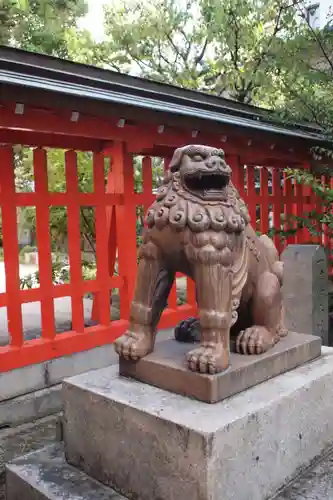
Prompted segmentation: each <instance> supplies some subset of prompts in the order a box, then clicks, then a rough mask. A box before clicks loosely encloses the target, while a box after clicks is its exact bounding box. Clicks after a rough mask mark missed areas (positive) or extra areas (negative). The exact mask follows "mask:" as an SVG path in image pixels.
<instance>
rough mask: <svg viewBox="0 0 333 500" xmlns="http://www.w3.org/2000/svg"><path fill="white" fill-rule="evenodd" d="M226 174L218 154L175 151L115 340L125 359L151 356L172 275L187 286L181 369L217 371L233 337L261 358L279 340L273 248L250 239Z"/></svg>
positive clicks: (193, 148) (278, 266)
mask: <svg viewBox="0 0 333 500" xmlns="http://www.w3.org/2000/svg"><path fill="white" fill-rule="evenodd" d="M231 175H232V170H231V168H230V167H229V166H228V165H227V163H226V162H225V157H224V152H223V150H221V149H216V148H212V147H208V146H202V145H188V146H184V147H182V148H179V149H177V150H176V151H175V152H174V155H173V157H172V160H171V163H170V165H169V169H168V171H167V173H166V174H165V177H164V180H163V185H162V186H161V187H160V188H159V189H158V192H157V196H156V201H155V202H154V203H153V205H152V206H151V207H150V208H149V210H148V212H147V215H146V226H147V227H146V231H145V234H144V237H143V243H142V245H141V247H140V250H139V257H140V262H139V266H138V273H137V280H136V287H135V292H134V300H133V302H132V305H131V311H130V318H129V326H128V330H127V331H126V333H125V334H124V335H123V336H122V337H120V338H118V339H117V340H116V342H115V349H116V352H117V353H118V354H119V355H120V356H123V357H124V358H125V359H130V360H138V359H140V358H142V357H144V356H146V355H147V354H149V353H150V352H152V351H153V350H154V344H155V335H156V330H157V325H158V322H159V319H160V316H161V314H162V312H163V310H164V308H165V306H166V304H167V299H168V296H169V293H170V290H171V287H172V285H173V282H174V278H175V273H176V272H181V273H184V274H185V275H187V276H189V277H191V278H192V279H193V280H194V282H195V287H196V299H197V304H198V311H199V320H197V324H198V323H199V324H200V329H199V331H200V344H199V345H197V346H195V348H194V349H192V350H190V351H189V352H188V353H187V355H186V362H187V365H188V368H189V369H190V370H192V371H198V372H201V373H208V374H215V373H219V372H222V371H224V370H226V369H227V368H228V366H229V357H230V337H231V336H232V335H233V334H236V352H238V353H242V354H261V353H263V352H265V351H267V350H268V349H270V348H271V347H273V346H274V345H275V344H276V343H277V342H278V341H279V340H280V338H281V337H283V336H285V335H286V334H287V331H286V330H285V329H284V328H283V324H282V316H283V307H282V294H281V286H282V278H283V264H282V262H281V261H280V260H279V256H278V252H277V250H276V247H275V245H274V243H273V242H272V240H271V239H270V238H269V237H268V236H266V235H262V236H260V237H258V236H257V234H256V232H255V231H254V229H253V227H252V226H251V224H250V218H249V214H248V210H247V207H246V205H245V203H244V202H243V200H242V199H241V198H240V196H239V193H238V191H237V190H236V188H235V187H234V185H233V184H232V182H231ZM194 323H195V320H194V319H193V318H190V319H189V320H186V321H185V322H182V323H181V324H180V325H179V326H178V329H177V328H176V339H177V332H178V340H180V337H181V335H179V331H182V332H183V334H184V331H187V337H189V332H190V330H191V328H193V324H194ZM185 337H186V335H185ZM187 341H188V338H187Z"/></svg>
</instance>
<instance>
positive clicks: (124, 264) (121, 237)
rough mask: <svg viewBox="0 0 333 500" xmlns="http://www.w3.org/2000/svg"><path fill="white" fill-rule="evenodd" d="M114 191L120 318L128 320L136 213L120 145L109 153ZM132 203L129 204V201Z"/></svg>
mask: <svg viewBox="0 0 333 500" xmlns="http://www.w3.org/2000/svg"><path fill="white" fill-rule="evenodd" d="M112 171H113V173H114V189H115V192H116V193H119V194H122V195H123V201H124V203H123V205H117V207H116V228H117V245H118V268H119V274H120V275H121V276H122V277H123V278H124V285H123V287H122V288H121V290H120V317H121V318H128V315H129V305H130V301H131V300H132V297H133V293H134V285H135V278H136V268H137V248H136V213H135V205H133V195H134V177H133V165H132V157H131V155H130V154H129V153H128V152H127V150H126V145H125V144H124V143H116V144H115V145H114V148H113V154H112ZM131 200H132V202H131Z"/></svg>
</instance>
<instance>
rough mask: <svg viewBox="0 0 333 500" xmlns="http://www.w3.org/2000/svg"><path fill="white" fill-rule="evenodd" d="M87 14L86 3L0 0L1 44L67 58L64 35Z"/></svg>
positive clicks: (57, 0) (65, 37)
mask: <svg viewBox="0 0 333 500" xmlns="http://www.w3.org/2000/svg"><path fill="white" fill-rule="evenodd" d="M86 12H87V2H86V0H0V44H2V45H11V46H14V47H19V48H23V49H27V50H31V51H33V52H40V53H44V54H50V55H55V56H58V57H64V58H66V57H68V56H69V51H68V48H67V32H68V30H70V29H71V30H73V29H74V28H75V27H76V26H77V21H78V19H80V18H81V17H82V16H83V15H84V14H85V13H86ZM72 34H73V35H74V33H73V31H72Z"/></svg>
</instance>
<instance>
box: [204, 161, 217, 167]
mask: <svg viewBox="0 0 333 500" xmlns="http://www.w3.org/2000/svg"><path fill="white" fill-rule="evenodd" d="M216 166H217V161H216V160H207V161H206V167H208V168H215V167H216Z"/></svg>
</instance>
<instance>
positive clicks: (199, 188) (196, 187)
mask: <svg viewBox="0 0 333 500" xmlns="http://www.w3.org/2000/svg"><path fill="white" fill-rule="evenodd" d="M229 179H230V177H229V175H226V174H222V173H221V172H216V173H213V172H207V173H206V172H196V173H195V174H188V175H186V176H185V177H184V184H185V187H186V189H187V190H188V191H191V193H193V194H196V195H197V196H200V197H202V198H205V197H211V196H212V197H218V196H221V194H223V191H224V188H225V187H226V186H227V185H228V183H229Z"/></svg>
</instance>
